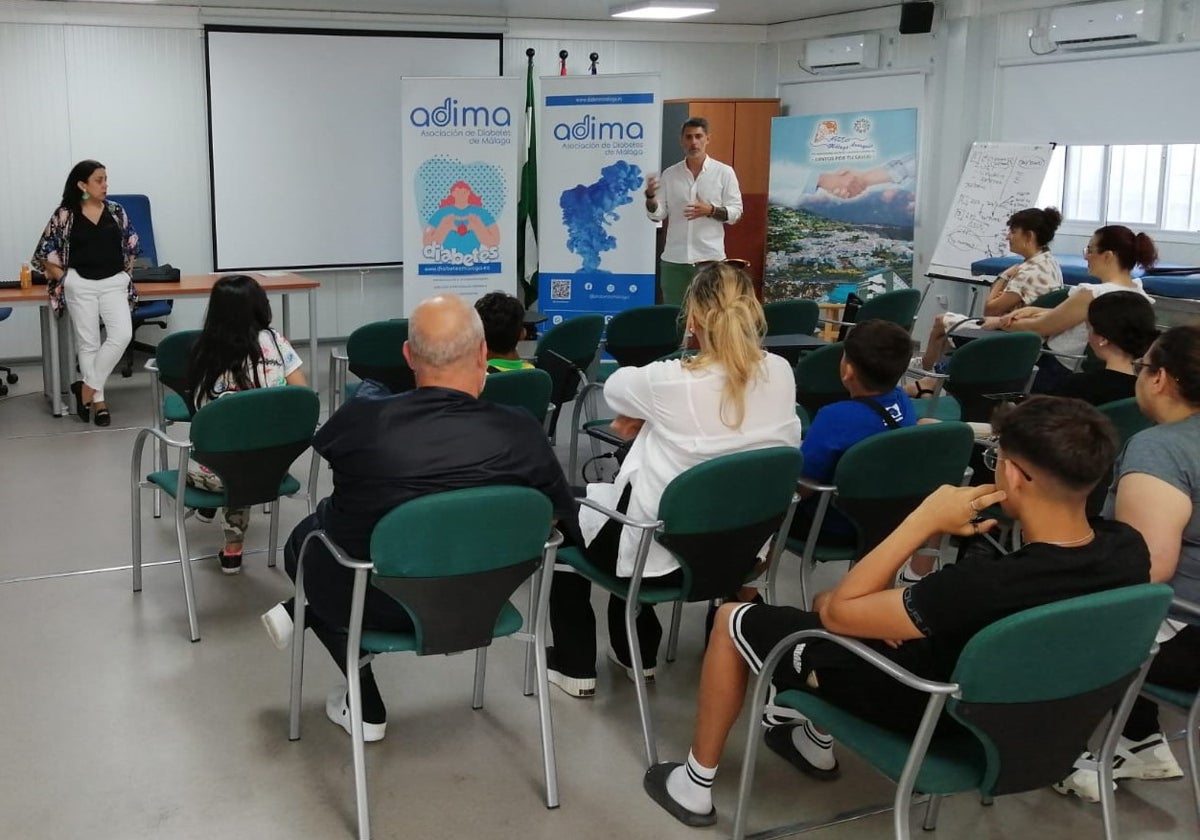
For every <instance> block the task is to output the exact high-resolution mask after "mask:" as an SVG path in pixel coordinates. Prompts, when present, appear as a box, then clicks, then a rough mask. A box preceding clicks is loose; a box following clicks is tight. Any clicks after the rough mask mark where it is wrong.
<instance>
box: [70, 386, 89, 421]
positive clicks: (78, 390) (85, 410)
mask: <svg viewBox="0 0 1200 840" xmlns="http://www.w3.org/2000/svg"><path fill="white" fill-rule="evenodd" d="M71 393H72V394H74V395H75V413H76V414H77V415H79V419H80V420H82V421H83V422H84V423H86V422H87V421H88V420H89V419H90V418H89V416H88V415H89V414H90V413H91V412H90V410H89V406H90V405H91V403H85V402H84V401H83V380H82V379H80V380H77V381H75V382H72V383H71Z"/></svg>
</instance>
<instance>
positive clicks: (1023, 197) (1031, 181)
mask: <svg viewBox="0 0 1200 840" xmlns="http://www.w3.org/2000/svg"><path fill="white" fill-rule="evenodd" d="M1053 148H1054V147H1053V146H1051V145H1050V144H1046V145H1043V146H1033V145H1027V144H1021V143H976V144H974V145H973V146H972V147H971V153H970V154H969V155H968V156H967V163H966V166H964V167H963V174H962V177H961V178H960V179H959V182H958V189H957V190H956V191H955V194H954V203H953V204H952V205H951V207H950V213H949V214H948V215H947V217H946V224H945V226H944V227H943V228H942V235H941V237H940V238H939V239H938V244H937V248H936V249H935V250H934V254H933V259H932V260H931V263H932V264H933V265H936V266H946V267H950V268H960V269H969V268H970V266H971V263H973V262H975V261H976V260H982V259H986V258H988V257H996V256H1001V255H1003V254H1006V253H1008V240H1007V233H1008V219H1009V217H1010V216H1012V214H1013V213H1016V212H1017V211H1018V210H1024V209H1025V208H1027V207H1032V206H1034V202H1035V201H1036V200H1037V196H1038V193H1039V192H1040V191H1041V188H1042V181H1043V179H1044V178H1045V176H1046V167H1047V165H1048V164H1049V162H1050V153H1051V152H1052V151H1053Z"/></svg>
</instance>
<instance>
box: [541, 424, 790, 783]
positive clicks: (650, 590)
mask: <svg viewBox="0 0 1200 840" xmlns="http://www.w3.org/2000/svg"><path fill="white" fill-rule="evenodd" d="M799 470H800V453H799V451H798V450H796V449H793V448H790V447H773V448H770V449H758V450H754V451H752V452H739V453H735V454H732V455H722V456H720V457H717V458H713V459H712V460H710V461H706V462H705V463H703V464H699V465H698V466H695V467H692V468H691V469H689V470H686V471H685V472H683V473H682V474H681V475H678V476H676V477H675V478H674V479H673V480H672V481H671V483H670V484H668V485H667V487H666V489H665V490H664V491H663V494H662V497H661V499H660V501H659V506H658V517H659V518H658V520H656V521H652V522H639V521H637V520H634V519H631V518H630V517H628V516H626V515H624V514H622V513H618V512H617V511H613V510H609V509H607V508H605V507H603V506H601V505H598V504H596V503H595V502H592V501H591V500H589V499H581V500H580V503H581V504H584V505H586V506H587V507H590V508H592V509H594V510H597V511H599V512H601V513H603V514H604V515H605V516H607V517H609V518H610V519H615V520H617V521H618V522H620V523H622V524H623V525H626V526H630V527H633V528H637V529H640V530H641V537H640V542H639V543H638V554H637V558H636V560H635V562H634V567H633V574H632V576H631V577H628V578H622V577H617V576H615V575H612V574H608V573H607V572H605V571H603V570H601V569H598V568H596V567H595V566H593V565H592V564H591V563H589V562H588V560H587V557H586V556H585V555H584V553H583V552H582V551H580V550H579V549H578V548H576V547H567V548H564V549H562V550H561V551H560V552H559V555H558V556H559V569H560V570H562V571H570V572H575V573H577V574H581V575H583V576H584V577H586V578H587V579H588V580H590V581H591V582H592V583H594V584H596V585H598V586H600V587H602V588H603V589H606V590H607V591H609V592H611V593H613V594H614V595H617V596H618V597H620V598H623V599H624V600H625V602H626V608H625V628H626V631H627V632H628V634H629V655H630V660H629V661H630V662H632V663H633V665H632V672H633V673H634V674H641V673H643V665H642V653H641V648H640V647H639V645H638V635H637V621H636V619H637V613H638V610H639V609H640V608H641V606H642V605H646V606H653V605H655V604H666V603H672V602H684V601H688V602H691V601H710V600H713V599H716V598H723V597H726V596H729V595H730V594H732V593H733V592H735V591H737V589H738V588H739V587H740V586H742V585H743V584H744V583H746V582H747V581H748V580H750V579H752V578H754V577H757V575H756V573H755V567H756V565H757V563H758V552H759V549H761V548H762V546H763V545H764V544H766V543H767V541H768V540H771V539H773V543H772V547H771V551H770V552H769V556H768V562H769V563H770V564H772V565H774V564H775V563H776V562H777V561H778V557H779V553H780V552H781V551H782V549H783V544H782V536H783V535H784V534H786V533H787V528H788V526H789V524H790V523H791V517H792V512H793V511H794V509H795V503H796V501H797V498H798V497H797V496H796V494H795V488H796V476H797V474H798V473H799ZM651 540H654V541H656V542H658V543H659V544H660V545H662V546H664V547H666V549H667V550H668V551H670V552H671V553H672V554H673V555H674V556H675V559H676V560H678V561H679V565H680V568H681V569H682V571H683V582H682V583H680V584H678V585H674V586H672V585H661V584H658V583H655V580H654V578H643V577H642V572H643V570H644V569H645V566H646V557H647V554H648V552H649V550H650V541H651ZM677 619H678V613H676V614H675V616H673V619H672V630H671V634H672V641H671V642H669V643H668V645H669V646H670V645H673V644H674V641H673V639H674V636H675V635H676V634H677V629H678V622H677ZM634 685H635V688H636V691H637V699H638V712H639V714H640V716H641V722H642V737H643V740H644V744H645V750H646V761H647V766H653V765H654V764H656V763H657V762H658V750H657V747H656V746H655V739H654V723H653V721H652V719H651V716H650V700H649V696H648V693H647V690H646V683H645V680H644V679H637V680H635V681H634Z"/></svg>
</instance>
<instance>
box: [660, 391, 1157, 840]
mask: <svg viewBox="0 0 1200 840" xmlns="http://www.w3.org/2000/svg"><path fill="white" fill-rule="evenodd" d="M995 426H996V432H997V434H998V435H999V448H998V449H997V450H996V458H997V464H996V484H994V485H983V486H980V487H950V486H948V485H947V486H944V487H941V488H940V489H938V490H937V491H935V492H934V493H933V494H932V495H930V496H929V497H928V498H927V499H926V500H925V501H924V502H922V503H921V505H920V507H918V508H917V509H916V510H915V511H913V513H911V514H910V515H909V516H908V518H907V519H905V520H904V522H902V523H901V524H900V527H899V528H897V529H896V530H895V531H894V532H893V533H892V534H891V535H890V536H889V537H888V538H887V539H885V540H884V541H883V542H882V543H880V545H879V546H878V547H877V548H876V549H875V550H874V551H872V552H871V553H870V554H868V555H867V556H866V557H865V558H863V559H862V560H861V561H860V562H859V563H858V564H857V565H855V566H854V567H853V568H852V569H851V570H850V572H849V573H848V574H847V575H846V577H844V578H843V579H842V581H841V582H840V583H839V584H838V585H837V586H836V587H834V588H833V589H832V590H831V591H829V592H824V593H821V594H820V595H818V596H817V598H816V600H815V602H814V607H815V611H813V612H806V611H804V610H799V609H794V608H792V607H782V606H779V607H776V606H766V605H758V604H734V603H729V604H725V605H724V606H722V607H721V609H720V611H719V612H718V614H717V621H716V623H715V625H714V627H713V631H712V636H711V638H710V639H709V644H708V650H707V652H706V653H705V656H704V666H703V669H702V671H701V674H700V708H699V710H698V712H697V715H696V728H695V732H694V735H693V738H692V750H691V753H690V754H689V755H688V757H687V763H686V764H676V763H663V764H657V765H655V766H654V767H651V768H650V769H649V770H648V771H646V777H645V779H644V786H645V788H646V792H647V793H648V794H650V796H651V798H653V799H654V801H655V802H657V803H658V804H659V805H661V806H662V807H663V808H664V809H666V810H667V811H668V812H669V813H670V814H671V815H672V816H673V817H675V818H676V819H678V820H679V821H680V822H683V823H685V824H687V825H692V826H699V825H711V824H712V823H714V822H716V819H717V814H716V811H715V810H714V809H713V805H712V783H713V779H714V778H715V777H716V773H717V762H718V760H719V759H720V757H721V750H722V749H723V748H724V746H725V740H726V738H727V737H728V736H729V730H730V729H731V728H732V727H733V724H734V722H735V721H736V720H737V717H738V713H739V712H740V711H741V707H742V702H743V700H744V695H745V691H746V683H747V680H748V676H749V673H750V671H752V670H753V671H755V672H757V671H758V670H759V668H761V665H762V662H763V660H764V659H766V657H767V656H768V654H769V653H770V651H771V649H772V648H774V647H775V645H776V643H777V642H779V641H781V640H782V639H783V638H784V637H786V636H788V635H790V634H791V633H793V632H795V631H798V630H809V629H817V628H822V627H823V628H824V629H826V630H829V631H831V632H834V633H841V634H843V635H846V636H854V637H857V638H860V639H873V640H877V642H876V644H874V645H872V646H873V647H876V649H877V650H879V651H880V652H881V653H883V654H884V655H885V656H887V657H889V658H890V659H892V660H893V661H895V662H897V663H898V664H900V665H902V666H903V667H905V668H907V669H908V670H910V671H912V672H913V673H914V674H916V675H918V676H921V677H925V678H928V679H932V680H946V679H948V678H949V677H950V675H951V673H952V672H953V671H954V666H955V664H956V663H957V661H958V656H959V654H960V653H961V652H962V649H963V648H964V647H965V646H966V644H967V642H968V641H970V639H971V637H972V636H974V635H975V634H976V633H977V632H979V631H980V630H982V629H983V628H984V627H986V626H987V625H989V624H991V623H992V622H994V621H997V620H999V619H1001V618H1003V617H1005V616H1008V615H1011V614H1013V613H1016V612H1019V611H1021V610H1025V609H1029V608H1031V607H1035V606H1039V605H1041V604H1047V603H1052V602H1054V601H1058V600H1062V599H1065V598H1071V597H1074V596H1077V595H1085V594H1088V593H1092V592H1099V591H1102V590H1105V589H1113V588H1117V587H1121V586H1132V585H1134V584H1137V583H1146V582H1147V581H1148V580H1149V573H1150V555H1149V551H1148V550H1147V548H1146V543H1145V541H1144V540H1143V539H1142V537H1141V535H1140V534H1139V533H1138V532H1137V531H1135V530H1134V529H1133V528H1131V527H1129V526H1128V525H1125V524H1124V523H1121V522H1104V521H1100V520H1096V521H1095V522H1089V521H1088V519H1087V516H1086V515H1085V512H1084V507H1085V505H1086V503H1087V497H1088V494H1089V493H1090V492H1091V489H1092V487H1093V486H1095V484H1096V482H1098V481H1099V480H1100V479H1101V477H1103V475H1104V473H1105V471H1106V470H1107V469H1108V465H1109V464H1110V463H1112V459H1113V455H1114V453H1115V451H1116V437H1115V434H1114V432H1113V429H1112V426H1111V425H1110V424H1109V422H1108V420H1106V419H1105V418H1104V416H1103V415H1101V414H1100V413H1099V412H1098V411H1097V410H1096V409H1095V408H1093V407H1092V406H1090V405H1088V404H1087V403H1085V402H1083V401H1082V400H1073V399H1065V398H1059V397H1034V398H1032V399H1029V400H1027V401H1026V402H1024V403H1022V404H1021V405H1020V406H1018V407H1017V408H1015V409H1013V410H1012V412H1011V413H1010V414H1008V415H1007V416H1003V415H998V417H997V419H996V422H995ZM997 502H998V503H1000V505H1001V506H1002V507H1003V509H1004V512H1005V513H1007V514H1008V515H1009V516H1012V517H1013V518H1015V519H1019V520H1020V522H1021V526H1022V528H1023V529H1024V534H1025V545H1024V546H1023V547H1022V548H1021V549H1020V550H1018V551H1016V552H1014V553H1012V554H1009V555H1006V556H1003V557H997V556H994V555H990V554H988V553H987V552H970V553H969V556H966V557H962V558H960V559H959V562H957V563H956V564H954V565H952V566H948V567H946V568H945V569H943V570H941V571H939V572H934V573H932V574H929V575H927V576H926V577H925V578H923V579H922V580H921V582H919V583H916V584H914V585H913V586H910V587H907V588H902V589H893V588H891V586H892V581H893V579H894V578H895V576H896V571H897V570H898V569H899V568H900V566H901V564H902V563H904V561H905V560H906V559H907V558H908V557H909V556H910V555H911V554H912V553H913V552H914V551H915V550H917V549H918V548H920V547H921V546H923V545H925V544H926V542H928V541H929V539H930V538H932V537H935V536H940V535H941V534H947V533H948V534H958V535H959V536H968V537H969V536H972V535H974V534H979V533H981V532H984V531H987V530H989V529H990V528H992V527H994V526H995V524H996V520H994V519H989V520H982V519H981V517H980V516H979V511H981V510H984V509H986V508H987V507H988V506H989V505H992V504H995V503H997ZM773 681H774V683H775V685H776V686H777V687H778V688H779V689H781V690H783V689H798V690H801V691H811V692H814V693H816V694H819V695H821V696H822V697H825V698H826V699H828V700H829V702H831V703H833V704H835V705H837V706H840V707H842V708H844V709H846V710H847V711H849V712H851V713H853V714H855V715H858V716H860V717H862V718H865V719H867V720H870V721H872V722H874V723H876V724H878V725H880V726H886V727H888V728H890V729H894V730H897V731H900V732H906V733H913V732H915V731H916V729H917V726H918V725H919V723H920V719H921V715H922V713H923V712H924V709H925V700H926V696H925V695H923V694H921V693H920V692H917V691H915V690H913V689H909V688H906V687H904V686H902V685H900V683H897V682H895V681H894V680H892V679H891V678H890V677H888V676H887V675H885V674H883V673H881V672H880V671H878V670H876V669H875V668H873V667H871V666H869V665H866V664H865V663H863V661H862V660H860V659H859V658H858V657H856V656H853V655H852V654H849V653H848V652H845V651H844V650H843V649H842V648H841V647H839V646H837V645H835V644H833V643H832V642H822V641H816V642H809V643H807V644H802V645H798V646H797V647H796V650H795V651H794V652H793V654H792V655H791V656H785V657H784V659H783V661H782V662H781V663H780V665H779V668H778V669H777V670H776V672H775V674H774V675H773ZM768 723H769V721H768ZM766 742H767V745H768V746H769V747H770V748H771V749H772V750H774V751H775V752H777V753H779V754H780V755H782V756H783V757H784V758H785V759H787V760H788V761H789V762H790V763H791V764H793V765H794V766H795V767H796V768H798V769H799V770H801V771H802V772H804V773H806V774H808V775H810V776H812V777H814V778H816V779H821V780H830V779H833V778H836V777H837V771H838V767H837V761H836V759H835V757H834V753H833V740H832V739H831V738H830V737H829V736H828V735H826V734H825V733H823V732H820V731H819V730H817V729H816V728H815V727H814V726H813V725H812V723H811V722H809V721H807V720H804V721H801V722H799V723H796V722H794V721H793V722H790V723H789V724H786V725H784V724H781V725H777V726H774V727H772V728H771V730H770V731H769V732H768V733H767V736H766Z"/></svg>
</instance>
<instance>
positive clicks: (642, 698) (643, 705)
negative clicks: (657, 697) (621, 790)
mask: <svg viewBox="0 0 1200 840" xmlns="http://www.w3.org/2000/svg"><path fill="white" fill-rule="evenodd" d="M638 607H639V605H638V604H637V603H636V602H635V601H626V602H625V632H626V635H628V636H629V661H630V662H631V663H633V673H634V677H635V679H634V681H633V687H634V690H635V691H636V693H637V701H638V714H639V715H640V716H641V719H642V740H643V741H644V742H645V747H646V767H647V768H650V767H653V766H654V765H655V764H658V749H657V747H655V745H654V721H653V719H652V718H651V717H650V692H649V691H648V690H647V689H646V679H645V677H643V676H642V670H643V668H644V665H643V664H642V648H641V645H640V644H639V643H638V633H637V614H638Z"/></svg>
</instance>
